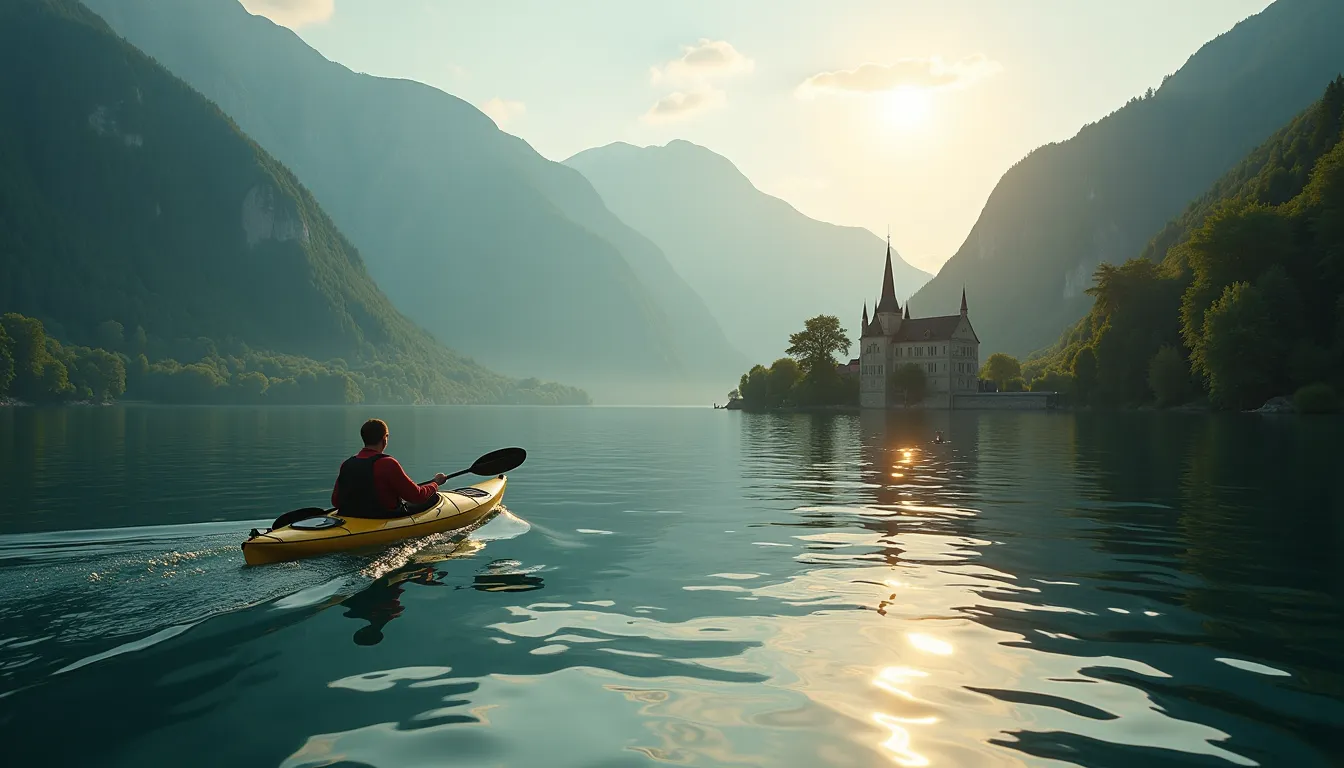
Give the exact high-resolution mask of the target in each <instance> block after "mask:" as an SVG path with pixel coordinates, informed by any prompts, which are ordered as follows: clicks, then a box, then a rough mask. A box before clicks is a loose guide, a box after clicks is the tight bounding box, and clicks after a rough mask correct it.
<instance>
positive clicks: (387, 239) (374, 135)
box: [85, 0, 745, 402]
mask: <svg viewBox="0 0 1344 768" xmlns="http://www.w3.org/2000/svg"><path fill="white" fill-rule="evenodd" d="M85 4H86V5H88V6H89V7H91V8H92V9H93V10H95V11H97V12H99V13H101V14H103V16H104V18H106V19H107V21H108V22H109V24H110V25H111V26H112V27H113V28H114V29H116V30H117V31H118V32H119V33H120V34H122V35H125V36H126V37H127V39H128V40H130V41H131V42H132V43H134V44H136V45H139V46H140V47H141V48H143V49H145V50H146V51H148V52H149V53H150V54H152V55H154V56H155V57H156V58H157V59H158V60H160V61H161V62H164V63H165V65H167V66H168V67H169V68H170V69H171V70H172V71H173V72H175V73H176V74H177V75H178V76H180V77H183V78H184V79H185V80H186V81H187V82H189V83H191V84H193V85H194V86H196V87H197V88H198V89H199V90H201V91H202V92H203V93H205V95H206V96H208V97H209V98H211V99H213V100H215V101H216V102H217V103H219V104H220V106H221V108H222V109H223V110H224V111H225V112H226V113H228V114H229V115H231V116H232V117H233V118H234V120H235V121H236V122H238V124H239V125H240V126H241V127H242V128H243V129H244V130H246V131H247V132H248V133H249V135H251V136H252V137H253V138H254V139H255V140H257V141H258V143H259V144H261V146H263V147H266V148H267V150H268V151H270V152H272V153H273V154H275V155H276V156H277V157H278V158H280V159H281V160H282V161H284V162H285V163H286V164H287V165H289V166H290V167H291V168H292V169H293V170H294V171H295V173H296V174H297V175H298V176H299V178H300V179H302V180H303V182H304V184H305V185H306V186H307V187H308V188H310V189H311V190H313V193H314V194H315V196H316V197H317V199H318V200H319V201H320V202H321V204H322V205H323V207H324V208H326V209H327V210H328V211H329V212H330V213H331V215H332V217H333V219H334V220H335V221H336V223H337V224H338V225H339V226H340V227H341V228H342V229H343V230H344V231H346V232H347V234H348V235H349V236H350V238H351V240H352V241H353V242H354V243H355V244H356V245H357V246H359V248H360V251H361V252H362V253H363V254H364V256H365V260H366V262H367V263H368V265H369V270H370V273H371V274H372V275H373V276H374V278H375V280H376V281H377V282H378V284H379V285H380V287H381V288H382V289H383V290H384V292H386V293H387V294H388V295H389V296H390V297H391V298H392V300H393V302H394V304H396V305H397V307H398V308H399V309H401V311H403V312H404V313H406V314H407V315H408V316H409V317H411V318H412V319H414V320H415V321H417V322H418V323H419V324H420V325H422V326H424V327H426V328H428V329H429V330H430V331H431V332H433V333H434V334H435V335H436V336H438V337H439V338H440V339H442V340H444V341H445V342H448V343H451V344H453V345H454V346H456V347H458V348H460V349H462V350H463V351H465V352H467V353H469V354H471V355H472V356H473V357H475V358H477V359H479V360H481V361H482V362H484V363H486V364H488V365H491V366H492V367H494V368H497V369H500V370H502V371H504V372H506V373H514V374H516V375H521V374H524V373H527V374H534V375H544V376H547V377H551V378H561V379H563V380H565V381H569V382H573V383H575V384H579V385H582V386H584V388H585V389H588V390H589V391H590V392H592V393H593V394H594V396H595V397H598V398H599V399H603V400H607V401H609V402H621V401H625V402H628V401H630V399H631V398H635V399H642V400H653V401H659V400H664V401H668V400H670V401H674V402H686V401H692V400H698V399H703V397H704V395H705V394H707V393H708V392H710V391H717V390H716V389H710V388H709V387H710V386H711V385H713V386H717V385H716V384H715V382H717V381H720V380H721V379H722V376H723V374H724V372H727V371H733V370H736V369H737V368H739V367H740V366H741V364H742V363H743V361H744V360H745V358H744V357H743V356H742V355H741V353H740V352H739V351H737V350H734V349H733V348H732V346H731V345H730V344H729V343H728V342H727V340H726V338H724V336H723V332H722V330H721V329H720V328H718V327H717V324H716V323H714V321H713V319H712V318H711V317H709V313H708V310H707V309H703V304H702V302H701V300H700V299H699V297H698V296H696V295H694V292H692V291H691V290H690V289H689V287H687V286H685V285H684V283H683V282H682V281H681V280H680V277H679V276H678V275H677V274H676V273H675V271H674V270H672V269H671V268H670V267H669V266H666V265H664V264H660V263H659V262H660V261H665V258H664V257H663V255H662V254H661V252H660V251H658V249H657V248H656V246H653V245H652V244H651V243H647V242H644V239H643V238H641V237H640V236H639V235H638V233H636V232H634V231H633V230H630V229H629V228H628V227H626V226H625V225H624V223H622V222H620V221H619V219H618V218H617V217H616V216H615V215H614V214H612V213H611V212H610V211H608V210H606V208H605V206H604V205H602V204H601V202H600V200H601V198H600V197H599V196H597V195H596V193H595V192H589V191H586V190H585V189H584V187H586V186H587V184H586V181H584V182H583V183H582V184H579V183H577V182H578V181H579V180H580V177H578V176H577V175H573V176H571V175H569V170H568V169H563V170H561V169H562V168H563V166H560V165H559V164H557V163H553V162H552V161H550V160H547V159H545V158H543V157H542V156H541V155H539V154H537V153H536V152H535V151H534V150H533V149H532V148H531V147H530V145H528V144H527V143H526V142H524V141H523V140H521V139H519V138H518V137H515V136H512V135H510V134H507V133H505V132H503V131H500V130H499V129H498V127H497V126H496V125H495V124H494V122H493V121H492V120H490V119H489V118H488V117H487V116H485V115H484V114H482V113H481V112H480V111H479V110H477V109H476V108H475V107H474V106H472V105H470V104H469V103H467V102H466V101H464V100H462V99H460V98H458V97H456V96H453V95H451V94H447V93H444V92H443V91H440V90H438V89H436V88H433V87H432V86H429V85H426V84H423V83H419V82H417V81H414V80H407V79H391V78H381V77H376V76H373V75H367V74H363V73H357V72H354V71H353V70H351V69H350V68H349V67H346V66H344V65H342V64H340V63H338V62H333V61H330V60H329V59H327V58H326V57H325V56H323V55H322V54H321V53H320V52H318V51H315V50H313V49H312V48H311V47H309V46H307V44H306V43H304V42H303V41H302V39H301V38H299V37H298V36H297V35H296V34H294V33H293V32H292V31H291V30H288V29H286V28H284V27H282V26H279V25H276V24H274V23H273V22H271V21H270V20H268V19H265V18H264V17H258V16H254V15H251V14H249V13H247V12H246V11H245V10H244V9H243V8H242V7H241V6H240V5H238V4H237V3H236V2H217V1H216V2H206V1H205V0H179V1H178V2H163V1H162V0H86V2H85ZM427 273H436V274H442V275H443V280H442V281H441V284H440V283H435V282H434V281H427V280H425V279H424V277H423V275H425V274H427ZM453 286H456V287H455V288H454V287H453ZM445 291H446V292H448V294H449V295H450V296H451V300H444V298H443V297H444V295H445ZM697 305H699V308H697ZM486 318H489V319H488V320H487V319H486Z"/></svg>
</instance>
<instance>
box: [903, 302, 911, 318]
mask: <svg viewBox="0 0 1344 768" xmlns="http://www.w3.org/2000/svg"><path fill="white" fill-rule="evenodd" d="M903 319H905V320H909V319H910V302H908V301H907V302H905V317H904V318H903Z"/></svg>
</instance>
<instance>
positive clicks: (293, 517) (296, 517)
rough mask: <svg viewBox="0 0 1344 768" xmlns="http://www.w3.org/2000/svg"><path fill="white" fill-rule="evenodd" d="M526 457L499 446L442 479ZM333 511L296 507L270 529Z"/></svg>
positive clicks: (497, 468) (502, 468)
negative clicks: (497, 448) (468, 465)
mask: <svg viewBox="0 0 1344 768" xmlns="http://www.w3.org/2000/svg"><path fill="white" fill-rule="evenodd" d="M526 459H527V451H525V450H523V449H522V448H500V449H499V450H497V451H491V452H490V453H487V454H485V455H484V456H482V457H480V458H479V459H477V460H476V461H475V462H474V463H473V464H472V465H471V466H470V467H467V468H466V469H463V470H461V471H458V472H454V473H452V474H451V475H447V476H445V478H444V479H449V478H453V477H457V476H458V475H465V474H467V473H471V474H473V475H502V474H504V473H505V472H509V471H511V470H513V469H516V468H517V467H518V466H519V465H520V464H522V463H523V462H524V461H525V460H526ZM335 511H336V508H335V507H332V508H331V509H322V508H321V507H304V508H303V509H296V510H293V511H292V512H286V513H285V514H283V515H281V516H279V517H277V518H275V522H274V523H271V530H273V531H274V530H276V529H277V528H284V527H285V526H287V525H293V524H294V523H297V522H298V521H300V520H307V519H308V518H310V517H320V516H322V515H325V514H328V513H331V512H335Z"/></svg>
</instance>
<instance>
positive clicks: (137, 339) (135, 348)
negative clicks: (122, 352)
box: [126, 325, 149, 356]
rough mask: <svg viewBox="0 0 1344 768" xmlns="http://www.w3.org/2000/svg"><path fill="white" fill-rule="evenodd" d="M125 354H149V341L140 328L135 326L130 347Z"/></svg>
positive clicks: (143, 330)
mask: <svg viewBox="0 0 1344 768" xmlns="http://www.w3.org/2000/svg"><path fill="white" fill-rule="evenodd" d="M126 352H127V353H128V354H130V355H132V356H135V355H143V354H146V353H147V352H149V339H148V338H147V337H146V336H145V329H144V328H142V327H141V326H138V325H137V326H135V333H132V334H131V343H130V347H129V349H127V350H126Z"/></svg>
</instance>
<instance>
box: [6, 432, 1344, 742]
mask: <svg viewBox="0 0 1344 768" xmlns="http://www.w3.org/2000/svg"><path fill="white" fill-rule="evenodd" d="M370 415H378V416H381V417H383V418H385V419H386V420H387V421H388V422H389V424H390V427H391V432H392V442H391V446H390V449H389V450H390V452H391V453H393V454H394V455H396V456H397V457H398V458H400V459H401V461H402V463H403V464H404V465H405V466H406V467H407V469H408V471H409V472H410V473H411V474H412V476H413V477H416V478H419V479H423V478H425V477H428V476H430V475H432V474H433V473H434V472H435V471H438V470H444V471H453V470H456V469H459V468H462V467H465V466H467V465H469V464H470V463H471V461H472V459H474V458H475V457H476V456H477V455H479V454H482V453H485V452H486V451H488V450H491V449H494V448H497V447H501V446H507V445H519V446H522V447H525V448H527V449H528V451H529V458H528V461H527V463H526V464H524V465H523V466H522V467H520V468H519V469H518V470H516V471H514V472H513V473H511V474H510V485H509V489H508V492H507V495H506V497H505V504H506V506H507V508H508V509H507V511H506V512H504V513H501V514H500V515H499V516H498V517H496V518H494V519H493V520H491V521H490V522H489V523H488V524H486V525H485V526H483V527H481V528H480V529H478V530H476V531H474V532H472V533H470V535H468V536H466V537H462V536H452V535H443V536H437V537H431V538H430V539H428V540H423V541H417V542H410V543H407V544H405V545H401V546H396V547H391V548H389V549H387V550H384V551H380V552H375V553H369V554H359V555H335V556H329V557H325V558H320V559H313V560H308V561H303V562H300V563H292V564H282V565H274V566H265V567H260V568H245V567H243V563H242V557H241V551H240V550H239V548H238V543H239V542H240V541H241V539H242V538H243V536H244V535H245V534H246V532H247V530H248V528H250V527H252V526H254V525H259V524H263V523H264V522H266V521H267V520H269V519H270V518H271V517H274V516H275V515H276V514H278V513H279V512H282V511H284V510H287V509H290V508H294V507H300V506H308V505H311V504H320V503H323V502H324V501H325V500H326V498H327V496H328V495H329V494H330V488H331V482H332V480H333V478H334V476H335V472H336V469H337V466H338V464H339V462H340V461H341V460H342V459H343V458H344V457H345V456H346V455H348V454H349V453H350V452H353V450H354V449H355V448H356V447H357V446H355V445H354V443H355V442H356V432H357V429H358V425H359V423H360V422H361V421H362V420H363V419H364V418H367V417H368V416H370ZM1341 426H1342V425H1341V422H1339V421H1337V420H1333V421H1332V420H1299V419H1293V418H1284V417H1272V418H1265V417H1252V416H1249V415H1248V416H1228V417H1217V418H1214V417H1209V416H1199V415H1177V414H1155V413H1128V414H1109V415H1108V414H1076V415H1074V414H1039V413H1038V414H1010V413H1005V414H992V413H984V414H976V413H956V414H948V413H930V414H893V415H886V414H867V415H863V416H823V415H782V416H771V415H752V414H742V413H737V412H725V411H714V410H711V409H708V408H704V409H633V408H631V409H624V408H574V409H544V408H425V409H417V408H387V409H381V410H373V409H367V408H352V409H343V408H295V409H280V408H274V409H244V408H156V407H135V406H128V407H109V408H84V409H81V408H67V409H53V410H44V409H14V408H9V409H0V484H2V485H3V494H2V495H0V499H3V503H2V504H0V585H2V586H3V589H0V743H3V744H4V745H5V754H6V764H10V765H25V766H26V765H81V766H82V765H99V766H169V765H171V766H178V765H190V766H283V767H284V768H299V767H300V766H305V767H307V766H344V767H347V768H348V767H352V766H376V767H377V768H391V767H393V766H407V767H411V768H414V767H417V766H583V767H585V768H587V767H600V768H606V767H614V766H636V765H653V764H673V765H691V766H719V765H733V766H738V765H762V766H868V765H876V766H880V765H901V766H921V765H934V766H1000V765H1003V766H1020V765H1055V766H1058V765H1084V766H1122V765H1144V766H1146V767H1147V766H1165V765H1197V766H1218V765H1267V766H1268V765H1274V766H1279V765H1289V766H1318V765H1319V766H1327V765H1340V764H1344V742H1342V741H1341V735H1342V734H1344V658H1341V649H1344V576H1342V575H1341V571H1340V568H1339V566H1338V563H1339V562H1340V553H1341V550H1344V491H1341V489H1340V472H1341V468H1344V461H1342V460H1341V454H1340V451H1339V449H1338V448H1336V447H1335V446H1336V445H1337V441H1338V439H1339V437H1340V435H1341V432H1342V431H1344V430H1341ZM935 430H942V431H943V432H944V434H945V435H947V436H948V437H949V438H950V439H951V443H950V444H946V445H933V444H931V443H930V442H929V440H930V437H931V436H932V435H933V433H934V431H935ZM11 758H16V759H14V760H13V761H12V762H11Z"/></svg>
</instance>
